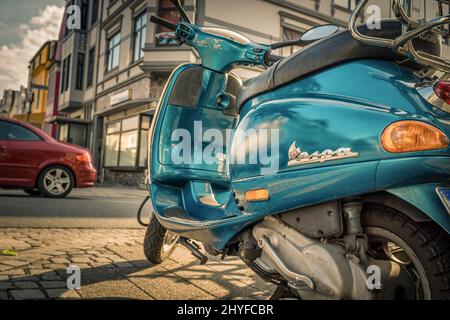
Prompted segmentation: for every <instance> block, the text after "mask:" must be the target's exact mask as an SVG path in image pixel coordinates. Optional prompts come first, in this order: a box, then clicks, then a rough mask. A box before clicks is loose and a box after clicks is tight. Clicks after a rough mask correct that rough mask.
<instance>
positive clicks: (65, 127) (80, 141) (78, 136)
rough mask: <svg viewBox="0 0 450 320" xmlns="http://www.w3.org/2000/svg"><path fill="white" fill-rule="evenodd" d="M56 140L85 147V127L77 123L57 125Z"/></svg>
mask: <svg viewBox="0 0 450 320" xmlns="http://www.w3.org/2000/svg"><path fill="white" fill-rule="evenodd" d="M58 140H59V141H63V142H68V143H72V144H75V145H78V146H80V147H86V146H87V144H86V142H87V141H86V140H87V126H86V125H85V124H78V123H65V124H61V125H59V133H58Z"/></svg>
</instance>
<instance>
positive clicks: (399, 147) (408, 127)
mask: <svg viewBox="0 0 450 320" xmlns="http://www.w3.org/2000/svg"><path fill="white" fill-rule="evenodd" d="M381 145H382V147H383V148H384V150H386V151H388V152H392V153H403V152H416V151H426V150H436V149H445V148H447V147H448V145H449V139H448V137H447V136H446V135H445V134H444V133H443V132H442V131H441V130H439V129H437V128H435V127H433V126H432V125H429V124H426V123H424V122H420V121H399V122H395V123H393V124H391V125H390V126H388V127H387V128H386V129H385V130H384V132H383V134H382V136H381Z"/></svg>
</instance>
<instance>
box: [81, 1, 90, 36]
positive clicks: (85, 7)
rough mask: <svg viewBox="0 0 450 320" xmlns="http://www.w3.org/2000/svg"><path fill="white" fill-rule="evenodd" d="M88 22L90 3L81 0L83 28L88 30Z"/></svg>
mask: <svg viewBox="0 0 450 320" xmlns="http://www.w3.org/2000/svg"><path fill="white" fill-rule="evenodd" d="M87 24H88V3H87V0H82V1H81V30H87Z"/></svg>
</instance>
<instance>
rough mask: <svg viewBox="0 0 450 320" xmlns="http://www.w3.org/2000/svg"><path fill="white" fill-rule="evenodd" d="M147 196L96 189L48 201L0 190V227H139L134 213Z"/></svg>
mask: <svg viewBox="0 0 450 320" xmlns="http://www.w3.org/2000/svg"><path fill="white" fill-rule="evenodd" d="M146 194H147V193H146V191H144V190H139V189H134V188H115V187H95V188H90V189H80V190H74V191H73V192H72V193H71V194H70V195H69V196H68V197H67V198H64V199H49V198H43V197H36V196H29V195H27V194H25V193H24V192H23V191H21V190H2V189H0V227H12V228H14V227H28V228H43V227H44V228H47V227H52V228H138V227H139V225H138V224H137V222H136V212H137V210H138V208H139V206H140V204H141V202H142V201H143V199H144V198H145V196H146ZM149 210H151V208H149Z"/></svg>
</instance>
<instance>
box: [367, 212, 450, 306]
mask: <svg viewBox="0 0 450 320" xmlns="http://www.w3.org/2000/svg"><path fill="white" fill-rule="evenodd" d="M362 225H363V227H364V230H365V233H366V234H367V235H368V240H369V252H368V253H369V255H371V256H375V258H379V259H382V260H391V261H394V262H396V263H397V264H399V265H401V267H402V268H403V269H404V270H407V271H408V274H409V275H410V278H411V279H412V281H413V282H412V284H413V285H415V286H416V290H415V292H413V295H411V294H409V295H408V296H405V295H404V294H402V289H404V288H402V286H400V287H398V288H395V292H396V293H397V292H398V296H397V294H395V296H394V297H389V298H387V299H416V300H417V299H419V300H422V299H424V300H429V299H433V300H450V252H449V248H450V237H449V235H448V234H447V233H446V232H445V231H444V230H442V229H441V228H440V227H439V226H437V225H436V224H434V223H432V222H426V223H416V222H414V221H413V220H411V219H410V218H409V217H407V216H406V215H405V214H402V213H401V212H398V211H396V210H393V209H391V208H387V207H383V206H378V205H368V206H366V207H365V208H364V210H363V214H362ZM403 291H404V290H403ZM404 292H405V291H404ZM380 298H381V299H386V297H380Z"/></svg>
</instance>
